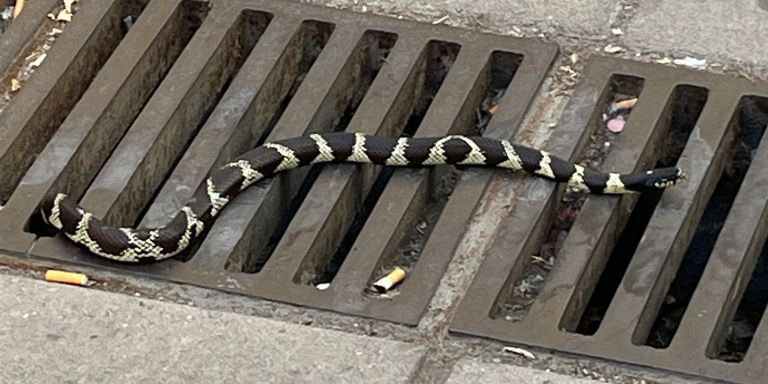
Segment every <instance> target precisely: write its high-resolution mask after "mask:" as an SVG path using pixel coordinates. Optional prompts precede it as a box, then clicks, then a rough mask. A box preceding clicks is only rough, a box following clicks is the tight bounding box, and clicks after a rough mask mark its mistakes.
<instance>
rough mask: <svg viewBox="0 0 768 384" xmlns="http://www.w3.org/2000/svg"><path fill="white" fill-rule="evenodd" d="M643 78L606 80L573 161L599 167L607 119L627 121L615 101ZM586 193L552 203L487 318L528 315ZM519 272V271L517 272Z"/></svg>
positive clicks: (627, 113) (632, 92)
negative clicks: (529, 252)
mask: <svg viewBox="0 0 768 384" xmlns="http://www.w3.org/2000/svg"><path fill="white" fill-rule="evenodd" d="M644 85H645V81H644V79H642V78H639V77H635V76H629V75H623V74H615V75H612V76H611V78H610V79H609V80H608V83H607V85H606V88H605V89H603V92H602V94H601V96H600V98H599V99H598V100H597V104H596V108H595V110H594V112H593V114H592V117H591V119H590V122H589V125H588V127H587V130H588V132H589V141H588V143H587V144H586V145H585V148H584V149H583V150H581V151H580V153H581V155H580V156H579V158H578V160H577V161H576V163H578V164H581V165H583V166H585V167H588V168H592V169H600V167H601V165H602V164H603V162H604V161H605V158H606V156H607V155H608V153H609V151H610V149H611V144H612V143H613V141H614V140H615V138H616V135H614V134H613V133H611V132H610V131H609V130H608V129H607V127H606V125H607V123H608V121H610V119H611V118H619V117H621V119H623V120H624V121H629V119H630V118H631V116H632V110H633V109H632V108H627V109H617V108H616V107H615V106H616V105H617V103H618V102H622V101H626V100H637V99H638V98H639V97H640V96H641V94H642V91H643V87H644ZM586 198H587V195H584V194H577V193H573V192H572V191H566V192H565V195H563V196H562V198H561V199H560V201H559V202H553V203H552V204H556V207H553V208H550V209H553V212H554V214H552V215H551V216H552V219H551V220H550V223H551V224H549V227H548V228H546V229H545V230H544V231H543V232H542V233H543V238H542V239H541V240H539V241H540V244H539V245H536V246H534V249H535V250H536V251H535V252H534V253H533V254H532V255H531V257H530V259H528V260H524V261H522V263H523V264H522V265H519V266H516V267H515V270H513V271H512V273H511V274H510V279H509V283H507V284H506V285H505V288H504V289H503V290H502V291H501V292H500V294H499V295H498V297H497V302H498V303H499V304H498V305H497V306H495V307H494V310H493V311H492V312H491V313H490V316H491V318H499V317H501V318H504V319H505V320H509V321H514V322H516V321H521V320H523V319H525V318H526V316H527V315H528V310H529V309H530V306H531V304H533V302H534V301H535V299H536V297H537V296H538V294H539V292H541V289H542V288H543V287H544V284H545V283H546V281H547V279H548V277H549V274H550V271H551V269H552V267H553V265H554V264H555V262H556V258H557V254H558V253H559V252H560V249H561V248H562V245H563V242H564V241H565V238H566V236H567V235H568V232H569V231H570V229H571V226H572V225H573V223H574V221H576V217H578V215H579V212H580V210H581V207H582V205H583V204H584V201H585V200H586ZM517 271H520V272H517Z"/></svg>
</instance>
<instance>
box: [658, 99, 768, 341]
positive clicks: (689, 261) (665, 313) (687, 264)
mask: <svg viewBox="0 0 768 384" xmlns="http://www.w3.org/2000/svg"><path fill="white" fill-rule="evenodd" d="M766 112H768V100H765V99H757V98H743V99H742V100H741V102H740V104H739V108H738V112H737V113H738V120H737V121H735V122H733V123H732V124H731V127H732V128H733V129H734V130H735V132H734V137H733V141H732V142H731V148H730V150H729V156H728V159H727V160H726V163H725V165H724V169H723V171H722V173H721V175H720V178H719V180H718V183H717V185H716V187H715V190H714V191H713V192H712V196H711V197H710V199H709V201H708V202H707V205H706V207H705V209H704V213H703V214H702V217H701V219H700V221H699V224H698V226H697V227H696V231H695V232H694V235H693V238H692V240H691V243H690V245H689V247H688V250H687V251H686V253H685V256H684V257H683V260H682V262H681V264H680V266H679V267H678V270H677V273H676V275H675V278H674V280H673V281H672V284H671V285H670V287H669V290H668V291H667V294H666V295H665V297H664V303H663V304H662V306H661V308H660V309H659V313H658V315H657V317H656V320H655V322H654V323H653V326H652V328H651V331H650V334H649V335H648V337H647V339H646V340H645V345H648V346H651V347H654V348H667V347H668V346H669V345H670V343H671V342H672V339H673V338H674V336H675V333H676V332H677V328H678V326H679V325H680V320H681V319H682V317H683V315H684V314H685V311H686V310H687V308H688V303H689V302H690V300H691V297H692V296H693V292H694V291H695V290H696V287H697V286H698V283H699V280H700V279H701V275H702V274H703V273H704V267H705V266H706V265H707V262H708V261H709V257H710V255H711V253H712V250H713V248H714V246H715V242H716V241H717V238H718V236H719V234H720V230H721V229H722V227H723V224H724V223H725V220H726V218H727V217H728V212H729V211H730V209H731V205H732V204H733V202H734V200H735V199H736V194H737V193H738V192H739V189H740V187H741V184H742V182H743V181H744V176H745V175H746V173H747V170H748V169H749V166H750V164H751V161H752V153H754V151H755V150H756V149H757V146H758V144H759V143H760V139H761V138H762V136H763V133H764V131H765V126H766V124H768V119H766V117H767V116H766V114H765V113H766ZM734 120H736V119H734ZM734 346H735V347H736V348H737V349H738V348H740V345H739V344H738V343H734ZM745 347H746V346H745ZM745 350H746V349H745Z"/></svg>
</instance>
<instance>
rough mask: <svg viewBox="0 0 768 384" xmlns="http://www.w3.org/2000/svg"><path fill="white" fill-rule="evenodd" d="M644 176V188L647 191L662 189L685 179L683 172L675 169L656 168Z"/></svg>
mask: <svg viewBox="0 0 768 384" xmlns="http://www.w3.org/2000/svg"><path fill="white" fill-rule="evenodd" d="M645 174H646V176H647V178H646V181H645V187H646V188H649V189H664V188H667V187H671V186H673V185H675V184H678V183H680V182H682V181H683V180H685V179H686V175H685V172H683V170H682V169H680V168H677V167H669V168H658V169H654V170H651V171H648V172H646V173H645Z"/></svg>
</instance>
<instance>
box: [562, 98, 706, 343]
mask: <svg viewBox="0 0 768 384" xmlns="http://www.w3.org/2000/svg"><path fill="white" fill-rule="evenodd" d="M707 96H708V91H707V90H706V89H705V88H700V87H695V86H690V85H680V86H677V87H675V90H674V92H673V94H672V98H671V100H670V101H669V103H668V104H667V107H666V110H665V112H664V115H663V116H662V120H661V124H663V126H662V127H660V128H661V132H660V134H659V136H658V137H659V138H660V142H659V143H658V144H657V147H656V150H655V153H656V154H657V156H656V158H657V161H656V163H655V167H671V166H674V165H675V164H676V163H677V160H678V159H679V158H680V155H681V154H682V153H683V149H684V148H685V144H686V142H687V141H688V137H689V136H690V134H691V132H692V131H693V129H694V127H695V126H696V122H697V121H698V119H699V116H700V115H701V111H702V110H703V109H704V104H705V103H706V101H707ZM662 193H663V191H654V192H646V193H643V194H641V195H640V197H639V198H638V200H637V202H636V203H635V206H634V208H633V209H632V213H631V214H630V216H629V219H628V221H627V223H626V224H625V226H624V228H623V229H622V230H621V234H620V235H619V237H618V241H617V242H616V243H615V245H614V247H613V250H612V251H611V254H610V256H609V258H608V261H607V263H606V265H605V267H604V268H603V272H602V273H601V274H600V279H599V280H598V281H597V285H596V286H595V288H594V290H593V293H592V295H591V297H590V299H589V301H588V302H587V305H586V308H585V309H584V310H583V312H582V314H581V318H580V320H579V322H578V324H575V326H576V327H575V328H576V329H575V330H574V329H573V328H571V327H568V326H566V329H567V330H568V331H570V332H574V331H575V332H576V333H580V334H583V335H592V334H594V333H595V332H597V330H598V328H599V327H600V323H601V322H602V320H603V317H604V316H605V313H606V311H607V310H608V306H609V305H610V303H611V300H613V297H614V295H615V294H616V290H617V289H618V287H619V284H621V280H622V278H623V277H624V273H625V272H626V270H627V268H628V267H629V263H630V261H631V260H632V256H633V255H634V253H635V251H636V250H637V246H638V245H639V244H640V240H641V239H642V237H643V234H644V233H645V229H646V227H647V225H648V223H649V222H650V220H651V217H652V216H653V212H654V211H655V209H656V205H657V204H658V202H659V200H660V199H661V195H662Z"/></svg>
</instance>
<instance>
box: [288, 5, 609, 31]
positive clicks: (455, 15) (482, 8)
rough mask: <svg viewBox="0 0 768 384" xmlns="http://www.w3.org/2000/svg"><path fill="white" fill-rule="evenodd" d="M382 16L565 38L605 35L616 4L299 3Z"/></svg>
mask: <svg viewBox="0 0 768 384" xmlns="http://www.w3.org/2000/svg"><path fill="white" fill-rule="evenodd" d="M302 2H305V3H313V4H323V5H328V6H333V7H338V8H353V9H355V10H358V11H360V10H362V11H368V10H372V11H374V12H376V13H383V14H398V15H399V14H408V15H411V16H416V17H420V18H427V19H432V20H442V21H445V22H447V21H450V22H452V23H453V24H463V25H468V26H471V25H477V24H480V25H493V26H500V27H501V26H505V25H506V26H509V28H512V27H513V26H531V25H536V26H538V27H541V28H542V29H548V28H553V29H558V30H562V31H564V32H566V33H568V34H574V35H576V34H578V35H585V36H598V35H607V34H609V33H610V24H611V22H612V21H613V19H614V18H615V17H616V15H617V14H618V12H619V10H620V8H621V5H620V3H619V0H551V1H548V0H489V1H475V0H429V1H426V0H416V1H414V0H302Z"/></svg>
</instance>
